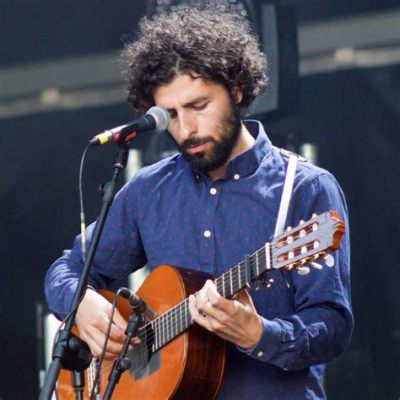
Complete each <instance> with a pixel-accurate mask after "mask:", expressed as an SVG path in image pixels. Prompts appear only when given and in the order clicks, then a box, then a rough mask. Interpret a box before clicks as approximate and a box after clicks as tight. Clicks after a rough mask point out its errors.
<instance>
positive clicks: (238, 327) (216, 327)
mask: <svg viewBox="0 0 400 400" xmlns="http://www.w3.org/2000/svg"><path fill="white" fill-rule="evenodd" d="M189 311H190V314H191V316H192V319H193V321H194V322H197V323H198V324H199V325H200V326H202V327H203V328H205V329H207V330H209V331H210V332H213V333H215V334H217V335H218V336H220V337H221V338H222V339H225V340H228V341H230V342H232V343H234V344H235V345H237V346H239V347H242V348H243V349H249V348H251V347H254V346H255V345H256V344H257V343H258V342H259V340H260V338H261V334H262V331H263V327H262V323H261V320H260V317H259V315H258V314H257V311H256V309H255V307H254V304H253V301H252V299H251V297H250V296H249V294H248V293H247V291H246V290H242V291H241V292H239V293H238V294H237V295H235V296H234V298H233V299H232V300H228V299H225V298H224V297H222V296H221V295H220V294H219V293H218V291H217V288H216V286H215V284H214V282H212V281H211V280H208V281H207V282H206V283H205V285H204V286H203V287H202V289H201V290H200V291H198V292H197V293H196V295H190V296H189Z"/></svg>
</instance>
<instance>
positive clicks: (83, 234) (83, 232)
mask: <svg viewBox="0 0 400 400" xmlns="http://www.w3.org/2000/svg"><path fill="white" fill-rule="evenodd" d="M90 147H91V146H90V145H87V146H86V147H85V150H84V151H83V153H82V157H81V162H80V165H79V176H78V189H79V206H80V209H79V215H80V220H81V243H82V260H83V263H84V262H85V259H86V225H85V209H84V201H83V188H82V187H83V185H82V181H83V179H82V177H83V166H84V164H85V159H86V153H87V151H88V149H89V148H90ZM83 296H84V294H83V295H82V297H81V298H80V299H79V303H78V305H77V306H76V307H75V308H73V309H72V310H70V312H69V313H68V314H67V315H66V316H65V317H64V319H63V320H62V321H61V323H60V326H59V327H58V329H57V331H56V333H55V335H54V338H53V345H52V353H53V351H54V346H55V344H56V341H57V337H58V335H59V334H60V331H61V329H62V328H63V327H64V325H65V322H66V321H67V320H68V319H69V318H70V317H71V315H72V314H73V313H74V312H75V310H76V309H77V308H78V306H79V304H80V302H81V300H82V298H83ZM54 392H55V395H56V399H58V393H57V388H56V389H55V391H54Z"/></svg>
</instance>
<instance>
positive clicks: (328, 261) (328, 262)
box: [324, 254, 335, 267]
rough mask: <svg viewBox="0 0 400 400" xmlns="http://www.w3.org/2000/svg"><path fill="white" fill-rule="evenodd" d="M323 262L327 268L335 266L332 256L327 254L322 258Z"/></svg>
mask: <svg viewBox="0 0 400 400" xmlns="http://www.w3.org/2000/svg"><path fill="white" fill-rule="evenodd" d="M324 260H325V264H326V266H327V267H333V266H334V265H335V259H334V258H333V255H332V254H327V255H326V256H325V257H324Z"/></svg>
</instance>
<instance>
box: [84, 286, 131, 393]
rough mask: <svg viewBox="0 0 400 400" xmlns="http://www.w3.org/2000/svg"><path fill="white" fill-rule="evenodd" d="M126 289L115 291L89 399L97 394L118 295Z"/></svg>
mask: <svg viewBox="0 0 400 400" xmlns="http://www.w3.org/2000/svg"><path fill="white" fill-rule="evenodd" d="M124 289H125V288H119V289H118V290H117V293H115V295H114V299H113V302H112V306H111V314H110V318H109V320H108V326H107V332H106V336H105V339H104V343H103V348H102V351H101V355H100V357H99V358H98V364H97V368H96V375H95V378H94V380H93V382H92V390H91V392H90V396H89V399H92V398H93V395H94V394H95V393H94V391H95V389H96V386H97V384H98V381H99V376H100V369H101V364H102V363H103V361H104V356H105V354H106V349H107V343H108V339H109V336H110V331H111V325H112V321H113V316H114V312H115V307H116V305H117V300H118V297H119V296H120V295H121V292H122V291H123V290H124Z"/></svg>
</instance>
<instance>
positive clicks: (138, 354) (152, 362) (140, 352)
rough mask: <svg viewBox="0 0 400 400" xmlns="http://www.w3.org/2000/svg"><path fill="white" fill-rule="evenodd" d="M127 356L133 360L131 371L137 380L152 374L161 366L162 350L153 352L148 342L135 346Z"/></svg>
mask: <svg viewBox="0 0 400 400" xmlns="http://www.w3.org/2000/svg"><path fill="white" fill-rule="evenodd" d="M127 358H129V360H130V362H131V367H130V368H129V373H130V374H131V375H132V376H133V377H134V378H135V380H139V379H141V378H144V377H146V376H148V375H151V374H152V373H153V372H155V371H157V370H158V369H159V368H160V352H159V351H157V352H155V353H152V352H151V349H150V348H149V346H147V345H146V343H141V344H138V345H135V346H133V349H132V350H131V351H130V352H129V353H128V354H127Z"/></svg>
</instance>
